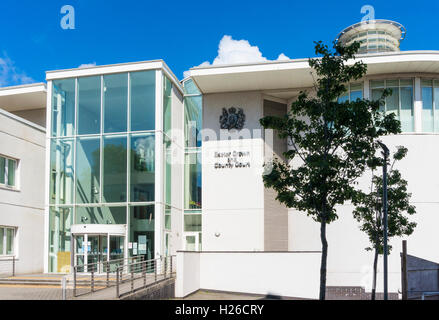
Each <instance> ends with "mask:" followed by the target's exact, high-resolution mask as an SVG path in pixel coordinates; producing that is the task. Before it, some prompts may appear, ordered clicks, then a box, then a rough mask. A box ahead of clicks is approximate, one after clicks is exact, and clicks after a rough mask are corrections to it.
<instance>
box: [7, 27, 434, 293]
mask: <svg viewBox="0 0 439 320" xmlns="http://www.w3.org/2000/svg"><path fill="white" fill-rule="evenodd" d="M404 35H405V30H404V28H403V27H402V26H401V25H400V24H398V23H395V22H392V21H387V20H377V21H375V23H371V24H366V25H364V24H356V25H353V26H351V27H349V28H347V29H345V30H344V31H342V32H341V33H340V35H339V36H338V37H337V39H338V41H341V42H343V43H349V42H351V41H354V40H356V41H359V42H360V43H361V49H360V51H361V52H360V53H359V54H358V56H357V59H358V60H362V61H363V62H364V63H366V64H367V66H368V70H367V74H366V76H365V77H364V78H363V79H361V80H360V81H357V82H355V83H351V84H349V86H348V88H349V90H348V92H347V93H346V95H345V96H343V97H340V99H356V98H368V99H372V98H377V97H379V96H380V95H381V93H382V91H383V90H384V89H385V88H391V89H392V92H393V94H392V95H391V96H389V97H387V98H386V102H385V106H384V110H383V111H384V112H395V113H396V114H397V117H398V118H399V119H400V121H401V123H402V131H403V132H402V133H401V134H399V135H396V136H389V137H385V138H383V141H384V142H385V143H386V144H387V145H388V146H389V148H390V149H392V148H395V146H398V145H404V146H406V147H407V148H408V150H409V153H408V156H407V157H406V159H404V160H403V161H401V163H400V164H399V165H400V167H399V169H401V171H402V173H403V175H404V177H405V178H406V179H407V180H408V181H409V191H410V192H411V193H412V202H413V204H414V205H415V206H416V208H417V214H416V216H415V217H414V220H415V221H416V222H417V223H418V226H417V228H416V230H415V232H414V234H413V235H412V236H410V237H409V238H408V243H409V251H410V253H411V254H413V255H416V256H419V257H422V258H424V259H428V260H432V261H439V253H438V251H437V250H435V249H434V245H435V243H438V240H439V239H438V234H437V232H436V229H437V225H438V224H439V216H438V215H437V210H439V201H438V200H437V193H438V192H439V184H438V183H437V181H439V179H438V178H439V171H437V170H435V168H436V167H437V166H436V162H437V160H436V159H437V158H438V157H439V151H438V146H439V135H438V132H439V52H438V51H405V52H404V51H399V43H400V40H401V39H403V38H404ZM311 71H312V70H311V69H310V67H309V65H308V60H307V59H294V60H286V61H272V62H261V63H250V64H236V65H218V66H207V67H206V66H204V67H196V68H192V69H191V70H190V76H189V77H187V78H185V79H184V80H182V81H179V80H178V79H177V78H176V77H175V75H173V73H172V71H171V70H170V69H169V68H168V67H167V65H166V64H165V63H164V62H163V61H162V60H157V61H147V62H137V63H127V64H118V65H109V66H96V67H89V68H81V69H71V70H57V71H50V72H47V84H46V87H47V108H46V111H45V115H46V121H45V124H46V136H45V142H46V143H45V145H46V148H45V163H46V165H45V168H38V170H44V176H45V180H46V183H45V195H44V203H45V205H44V210H45V211H44V214H43V216H44V240H42V242H41V246H42V247H43V249H42V252H44V259H43V261H44V272H48V273H65V272H70V271H71V266H73V265H80V264H84V263H92V262H97V261H108V260H114V259H117V258H122V257H125V258H127V257H132V256H143V257H144V258H145V259H154V258H159V257H161V256H166V255H175V254H176V253H177V252H178V254H177V255H178V257H179V258H178V265H177V280H178V281H177V287H176V293H177V295H179V296H185V295H187V294H188V293H190V292H193V291H194V290H196V289H199V288H204V289H214V290H224V291H235V292H250V293H264V294H266V293H274V294H279V295H284V296H297V297H307V298H313V297H317V296H318V277H319V267H320V250H321V245H320V238H319V230H318V224H316V223H314V222H313V221H312V219H311V218H309V217H307V216H306V215H305V214H303V213H300V212H297V211H296V210H294V209H288V208H286V207H284V206H283V205H281V204H280V203H279V202H277V201H276V200H275V193H274V192H273V191H272V190H271V189H266V188H264V185H263V180H262V174H263V170H264V169H263V164H264V163H265V162H267V161H270V159H272V158H273V157H274V156H277V157H280V158H282V152H284V151H286V150H287V149H288V144H287V142H286V141H284V140H280V139H279V138H278V137H277V136H276V134H275V133H272V132H266V131H264V130H263V128H262V127H261V125H260V124H259V119H260V118H262V117H263V116H266V115H283V114H285V113H286V112H287V110H288V108H289V106H290V104H291V103H292V102H293V101H294V100H295V99H297V97H298V95H299V92H300V91H304V90H306V91H309V92H310V93H311V94H312V92H313V75H312V72H311ZM436 110H438V111H436ZM436 113H438V114H436ZM6 153H7V152H6V151H4V150H0V154H6ZM0 172H2V171H0ZM369 178H370V177H369V176H367V175H366V176H365V177H364V178H362V179H361V181H360V182H361V183H362V184H364V185H368V184H369ZM21 179H26V177H23V176H22V177H21ZM352 210H353V206H352V205H350V204H346V205H343V206H340V207H339V208H338V209H337V211H338V214H339V217H340V219H339V220H338V221H336V222H334V223H333V224H331V225H329V227H328V241H329V256H328V286H363V287H366V290H367V291H369V290H370V285H371V282H372V281H371V266H372V261H373V256H372V253H370V252H366V251H365V250H364V248H365V247H367V246H368V240H367V237H366V235H364V234H363V233H361V231H360V230H359V227H358V224H357V222H356V221H355V220H354V219H353V217H352ZM0 218H1V216H0ZM0 225H2V221H1V220H0ZM392 246H393V251H392V253H391V255H390V259H389V268H390V269H389V270H390V276H389V290H390V291H391V292H398V290H399V291H400V288H401V271H400V267H401V264H400V257H399V252H400V251H401V239H395V240H394V241H393V242H392ZM0 254H1V252H0ZM379 277H382V273H381V269H380V272H379ZM380 283H381V281H379V284H380ZM378 291H382V287H380V285H378Z"/></svg>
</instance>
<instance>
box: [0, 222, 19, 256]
mask: <svg viewBox="0 0 439 320" xmlns="http://www.w3.org/2000/svg"><path fill="white" fill-rule="evenodd" d="M15 234H16V228H12V227H0V256H12V255H14V254H15Z"/></svg>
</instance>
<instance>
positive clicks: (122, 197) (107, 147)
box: [103, 136, 127, 202]
mask: <svg viewBox="0 0 439 320" xmlns="http://www.w3.org/2000/svg"><path fill="white" fill-rule="evenodd" d="M103 163H104V171H103V187H104V193H103V202H125V201H126V200H127V197H126V194H127V190H126V185H127V138H126V136H114V137H112V136H109V137H104V150H103Z"/></svg>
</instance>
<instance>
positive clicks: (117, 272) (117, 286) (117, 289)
mask: <svg viewBox="0 0 439 320" xmlns="http://www.w3.org/2000/svg"><path fill="white" fill-rule="evenodd" d="M116 298H118V299H119V268H116Z"/></svg>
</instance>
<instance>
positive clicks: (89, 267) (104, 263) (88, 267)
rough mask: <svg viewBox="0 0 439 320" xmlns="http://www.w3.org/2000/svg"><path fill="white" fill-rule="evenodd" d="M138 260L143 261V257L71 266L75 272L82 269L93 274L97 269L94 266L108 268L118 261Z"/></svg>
mask: <svg viewBox="0 0 439 320" xmlns="http://www.w3.org/2000/svg"><path fill="white" fill-rule="evenodd" d="M138 259H140V261H143V259H144V256H134V257H128V258H120V259H114V260H105V261H100V262H93V263H85V264H81V265H79V264H78V265H75V266H73V268H76V270H78V268H83V270H93V271H94V272H96V271H95V270H96V269H97V268H95V267H94V266H96V265H106V266H109V265H111V264H115V263H117V262H120V261H123V262H124V261H125V260H126V261H129V260H138ZM98 271H99V270H98ZM77 272H78V271H77ZM83 272H84V273H86V272H88V271H83ZM98 273H99V272H98Z"/></svg>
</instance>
